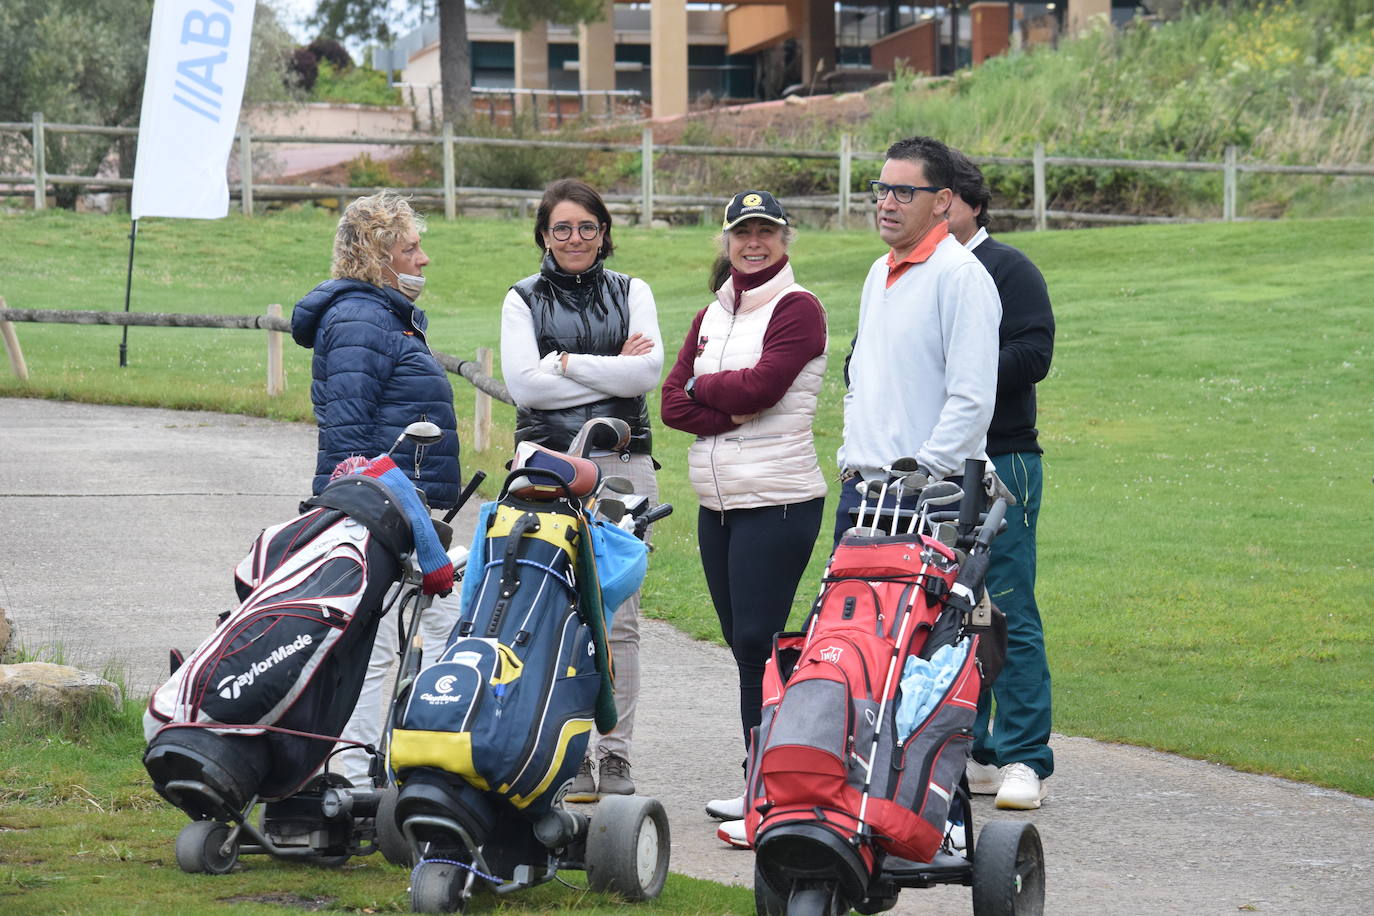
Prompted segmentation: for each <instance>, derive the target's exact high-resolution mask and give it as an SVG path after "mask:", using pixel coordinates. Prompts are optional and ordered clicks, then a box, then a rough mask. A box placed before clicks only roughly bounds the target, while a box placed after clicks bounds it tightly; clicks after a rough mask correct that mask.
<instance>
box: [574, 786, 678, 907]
mask: <svg viewBox="0 0 1374 916" xmlns="http://www.w3.org/2000/svg"><path fill="white" fill-rule="evenodd" d="M668 852H669V836H668V815H667V813H666V812H665V811H664V810H663V806H662V805H661V804H659V803H658V802H657V801H656V800H654V799H652V798H641V797H639V796H635V795H608V796H607V797H605V798H603V799H601V801H600V802H599V803H598V804H597V806H596V813H595V814H593V815H592V822H591V826H590V827H589V828H588V830H587V883H588V884H589V885H590V886H591V889H592V890H594V891H614V892H615V893H617V894H619V895H620V896H622V897H624V898H625V899H626V900H652V899H653V898H655V897H657V896H658V895H659V894H660V893H661V892H662V891H663V883H664V882H665V881H667V880H668Z"/></svg>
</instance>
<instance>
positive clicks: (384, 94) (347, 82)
mask: <svg viewBox="0 0 1374 916" xmlns="http://www.w3.org/2000/svg"><path fill="white" fill-rule="evenodd" d="M310 100H311V101H312V102H344V103H352V104H357V105H399V104H401V91H400V90H399V89H397V88H396V87H395V86H389V85H387V81H386V74H385V73H383V72H382V71H380V70H369V69H367V68H366V67H351V68H349V69H347V70H341V69H339V68H338V67H336V66H334V64H332V63H330V62H329V61H328V60H321V61H320V62H319V77H318V78H317V79H316V80H315V88H314V91H313V92H312V93H311V95H310Z"/></svg>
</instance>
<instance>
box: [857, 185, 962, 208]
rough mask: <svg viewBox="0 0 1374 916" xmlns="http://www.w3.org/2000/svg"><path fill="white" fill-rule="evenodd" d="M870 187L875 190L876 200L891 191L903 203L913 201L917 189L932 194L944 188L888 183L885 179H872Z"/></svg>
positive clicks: (874, 197)
mask: <svg viewBox="0 0 1374 916" xmlns="http://www.w3.org/2000/svg"><path fill="white" fill-rule="evenodd" d="M868 187H869V188H870V189H871V190H872V191H873V199H874V200H882V199H883V198H884V197H886V196H887V195H888V194H889V193H891V194H892V195H893V196H894V197H896V198H897V202H898V203H901V204H909V203H911V201H912V198H914V197H915V196H916V192H917V191H929V192H930V193H931V194H934V193H936V192H937V191H943V190H944V188H934V187H931V186H929V185H919V186H918V185H911V184H887V183H886V182H883V181H870V182H869V183H868Z"/></svg>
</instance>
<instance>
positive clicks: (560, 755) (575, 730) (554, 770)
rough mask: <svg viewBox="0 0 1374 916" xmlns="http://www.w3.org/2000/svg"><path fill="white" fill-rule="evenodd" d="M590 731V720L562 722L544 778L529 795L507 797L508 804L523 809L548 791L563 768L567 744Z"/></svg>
mask: <svg viewBox="0 0 1374 916" xmlns="http://www.w3.org/2000/svg"><path fill="white" fill-rule="evenodd" d="M591 730H592V720H591V719H569V720H568V721H566V722H564V723H563V728H562V730H561V731H560V732H559V733H558V745H557V748H558V749H557V751H556V752H555V753H554V755H553V761H552V762H551V763H550V764H549V770H548V772H547V773H545V774H544V778H543V779H541V780H540V781H539V785H537V786H535V787H534V789H533V790H531V792H530V794H529V795H510V796H508V798H509V800H510V803H511V804H512V805H514V806H515V807H517V808H525V807H527V806H528V805H529V803H530V802H532V801H534V800H535V799H536V798H539V797H540V796H541V795H543V794H544V793H545V792H547V791H549V786H550V785H552V784H553V778H554V777H555V776H557V775H558V770H559V768H560V767H562V766H563V761H564V759H565V758H566V757H567V755H568V743H569V742H570V741H572V739H573V738H576V737H577V736H578V735H581V734H585V733H587V732H589V731H591Z"/></svg>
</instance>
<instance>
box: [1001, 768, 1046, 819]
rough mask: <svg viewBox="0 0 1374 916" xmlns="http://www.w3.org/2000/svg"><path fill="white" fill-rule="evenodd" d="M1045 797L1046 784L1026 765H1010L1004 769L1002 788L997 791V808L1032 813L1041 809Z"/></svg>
mask: <svg viewBox="0 0 1374 916" xmlns="http://www.w3.org/2000/svg"><path fill="white" fill-rule="evenodd" d="M1044 797H1045V783H1044V782H1042V781H1041V779H1040V777H1039V776H1038V775H1037V774H1036V772H1035V771H1034V770H1032V769H1031V768H1030V767H1028V766H1026V765H1025V764H1024V763H1009V764H1007V765H1006V766H1004V767H1002V788H1000V789H998V790H997V802H996V804H997V807H999V808H1009V809H1011V810H1013V811H1031V810H1034V809H1035V808H1039V807H1040V801H1041V799H1043V798H1044Z"/></svg>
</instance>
